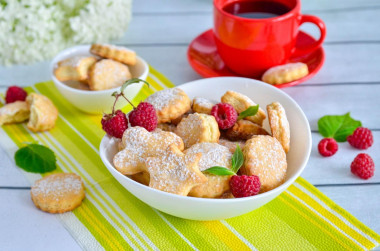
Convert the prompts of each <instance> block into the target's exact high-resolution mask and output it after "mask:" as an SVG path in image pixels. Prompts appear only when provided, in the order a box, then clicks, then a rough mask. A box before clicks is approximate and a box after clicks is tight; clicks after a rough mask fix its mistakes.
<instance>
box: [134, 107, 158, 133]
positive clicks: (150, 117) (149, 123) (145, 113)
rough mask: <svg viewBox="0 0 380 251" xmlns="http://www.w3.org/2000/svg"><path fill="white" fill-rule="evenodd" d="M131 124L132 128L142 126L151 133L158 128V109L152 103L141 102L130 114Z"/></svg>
mask: <svg viewBox="0 0 380 251" xmlns="http://www.w3.org/2000/svg"><path fill="white" fill-rule="evenodd" d="M129 122H130V123H131V126H141V127H144V128H145V129H146V130H148V131H149V132H151V131H153V130H154V129H156V128H157V114H156V109H155V108H154V106H153V105H152V104H150V103H147V102H141V103H140V104H139V105H138V106H137V108H135V109H134V110H133V111H132V112H130V113H129Z"/></svg>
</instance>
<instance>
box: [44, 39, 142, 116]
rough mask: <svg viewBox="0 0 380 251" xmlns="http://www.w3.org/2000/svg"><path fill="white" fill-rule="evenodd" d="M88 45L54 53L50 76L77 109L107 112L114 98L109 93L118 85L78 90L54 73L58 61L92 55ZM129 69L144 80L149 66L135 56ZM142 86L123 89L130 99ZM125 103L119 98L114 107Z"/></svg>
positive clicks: (96, 112)
mask: <svg viewBox="0 0 380 251" xmlns="http://www.w3.org/2000/svg"><path fill="white" fill-rule="evenodd" d="M90 47H91V46H90V45H78V46H74V47H71V48H68V49H66V50H63V51H62V52H60V53H59V54H58V55H56V56H55V57H54V58H53V60H52V62H51V64H50V72H51V78H52V79H53V81H54V84H55V86H56V87H57V89H58V90H59V91H60V93H61V94H62V95H63V96H64V97H65V98H66V99H67V100H68V101H69V102H70V103H72V104H73V105H74V106H75V107H77V108H78V109H79V110H81V111H83V112H86V113H91V114H101V113H103V112H106V113H109V112H110V111H111V110H112V105H113V103H114V100H115V98H114V97H112V96H111V95H112V93H113V92H115V91H118V90H119V89H120V87H117V88H113V89H109V90H102V91H89V90H80V89H76V88H73V87H70V86H68V85H66V84H65V83H63V82H61V81H59V80H58V79H57V78H56V77H55V75H54V69H55V67H56V65H57V63H58V62H59V61H62V60H64V59H67V58H70V57H74V56H82V55H83V56H90V55H92V54H91V53H90ZM129 70H130V71H131V74H132V77H133V78H139V79H142V80H146V78H147V77H148V73H149V66H148V64H147V63H146V62H145V60H144V59H142V58H141V57H139V56H137V63H136V65H134V66H129ZM142 86H143V83H137V84H133V85H130V86H128V87H127V88H126V89H125V90H124V94H125V95H126V97H127V98H128V99H129V100H131V101H132V99H133V98H134V97H135V96H136V95H137V94H138V92H139V91H140V89H141V87H142ZM125 105H127V101H125V100H124V99H119V100H118V102H117V106H116V108H117V109H121V108H122V107H124V106H125Z"/></svg>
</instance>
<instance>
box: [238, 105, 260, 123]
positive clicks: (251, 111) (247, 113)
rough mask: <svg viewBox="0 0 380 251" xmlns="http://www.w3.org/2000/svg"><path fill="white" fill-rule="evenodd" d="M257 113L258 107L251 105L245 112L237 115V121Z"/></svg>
mask: <svg viewBox="0 0 380 251" xmlns="http://www.w3.org/2000/svg"><path fill="white" fill-rule="evenodd" d="M258 111H259V105H252V106H250V107H248V108H247V109H246V110H244V111H242V112H241V113H239V116H238V120H239V119H244V118H246V117H249V116H254V115H256V113H257V112H258Z"/></svg>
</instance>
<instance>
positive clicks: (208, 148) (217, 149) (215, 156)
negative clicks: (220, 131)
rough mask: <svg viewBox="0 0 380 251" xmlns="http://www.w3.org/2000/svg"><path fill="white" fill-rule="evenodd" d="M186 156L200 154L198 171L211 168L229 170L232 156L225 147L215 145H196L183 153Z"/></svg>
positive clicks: (205, 143)
mask: <svg viewBox="0 0 380 251" xmlns="http://www.w3.org/2000/svg"><path fill="white" fill-rule="evenodd" d="M185 153H186V154H196V153H202V157H201V159H200V161H199V164H198V166H199V170H201V171H204V170H206V169H208V168H210V167H212V166H222V167H226V168H231V158H232V154H231V152H230V151H229V150H228V148H227V147H224V146H221V145H219V144H217V143H208V142H203V143H198V144H195V145H192V146H191V147H190V148H189V149H187V150H186V151H185Z"/></svg>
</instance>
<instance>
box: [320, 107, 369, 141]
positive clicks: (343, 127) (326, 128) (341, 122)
mask: <svg viewBox="0 0 380 251" xmlns="http://www.w3.org/2000/svg"><path fill="white" fill-rule="evenodd" d="M361 125H362V123H361V122H360V121H359V120H355V119H353V118H352V117H351V116H350V113H346V114H343V115H326V116H323V117H322V118H320V119H319V120H318V130H319V133H320V134H321V135H322V136H323V137H325V138H334V139H335V140H336V141H338V142H345V141H346V140H347V136H349V135H351V134H352V133H353V132H354V131H355V129H356V128H358V127H360V126H361Z"/></svg>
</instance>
